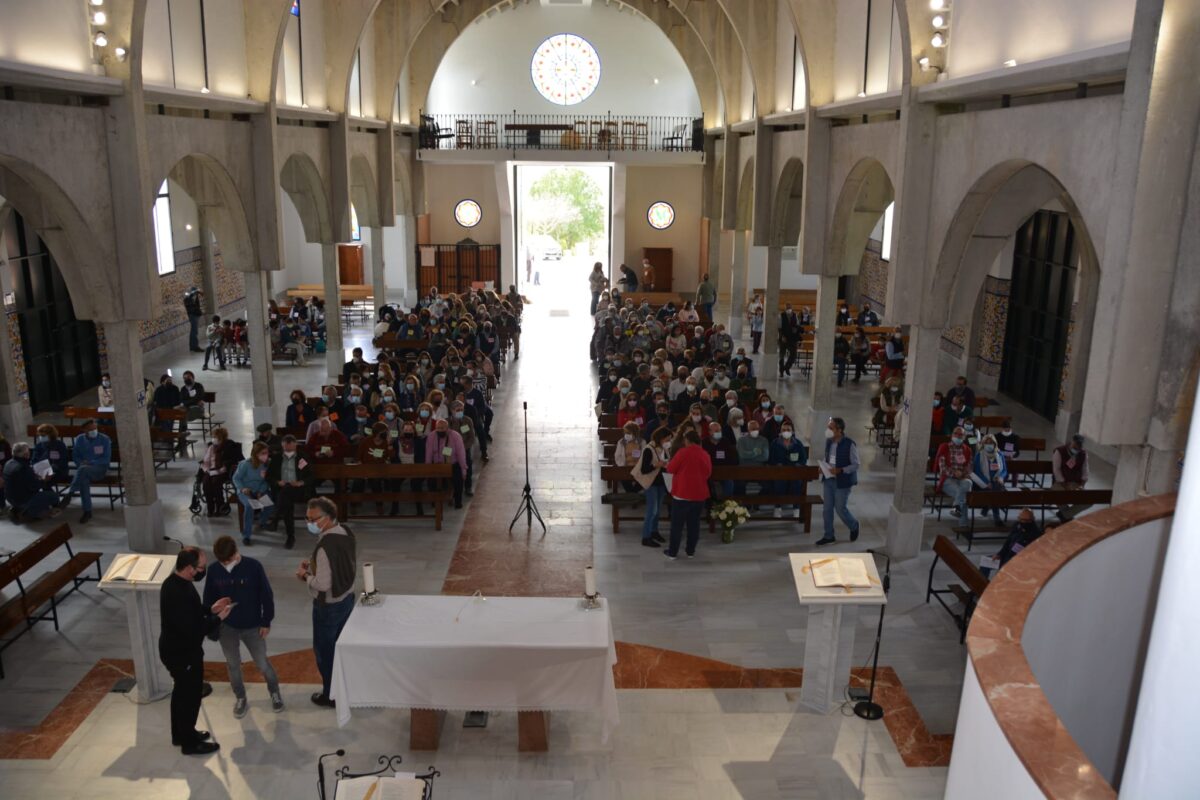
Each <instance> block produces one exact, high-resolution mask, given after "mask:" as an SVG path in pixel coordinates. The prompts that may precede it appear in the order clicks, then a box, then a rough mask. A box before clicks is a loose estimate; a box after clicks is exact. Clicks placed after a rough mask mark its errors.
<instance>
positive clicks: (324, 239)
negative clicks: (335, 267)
mask: <svg viewBox="0 0 1200 800" xmlns="http://www.w3.org/2000/svg"><path fill="white" fill-rule="evenodd" d="M279 185H280V187H281V188H282V189H283V191H284V192H285V193H286V194H287V196H288V197H289V198H290V199H291V201H292V204H293V205H295V206H296V211H297V212H298V213H299V215H300V224H301V225H303V226H304V238H305V240H306V241H308V242H309V243H312V244H333V243H334V237H333V221H332V220H333V217H332V214H331V212H330V207H329V193H328V192H327V191H326V190H325V182H324V181H323V180H321V173H320V171H319V170H318V169H317V165H316V164H315V163H314V162H313V160H312V159H311V158H309V157H308V156H307V155H305V154H304V153H293V154H292V155H290V156H288V158H287V160H286V161H284V162H283V168H282V169H281V170H280V172H279Z"/></svg>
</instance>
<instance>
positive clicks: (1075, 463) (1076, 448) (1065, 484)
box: [1050, 433, 1091, 522]
mask: <svg viewBox="0 0 1200 800" xmlns="http://www.w3.org/2000/svg"><path fill="white" fill-rule="evenodd" d="M1050 462H1051V464H1052V466H1053V468H1054V483H1053V485H1051V487H1050V488H1051V489H1056V490H1059V491H1062V490H1071V491H1074V490H1076V489H1082V488H1084V487H1085V486H1086V485H1087V482H1088V453H1087V450H1086V449H1084V446H1083V436H1082V435H1080V434H1078V433H1077V434H1075V435H1074V436H1072V437H1071V441H1069V442H1068V443H1067V444H1064V445H1060V446H1058V447H1056V448H1054V454H1053V455H1052V456H1051V457H1050ZM1089 508H1091V504H1086V505H1073V506H1059V509H1058V518H1059V519H1060V520H1062V521H1063V522H1070V521H1071V520H1073V519H1075V517H1077V516H1079V515H1080V514H1082V513H1083V512H1084V511H1087V510H1088V509H1089Z"/></svg>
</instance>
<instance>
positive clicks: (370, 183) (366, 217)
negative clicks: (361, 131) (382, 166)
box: [350, 155, 380, 228]
mask: <svg viewBox="0 0 1200 800" xmlns="http://www.w3.org/2000/svg"><path fill="white" fill-rule="evenodd" d="M375 192H376V189H375V175H374V173H373V171H372V170H371V165H370V163H369V162H368V161H367V159H366V157H365V156H361V155H358V156H353V157H351V159H350V201H351V202H352V203H354V211H355V213H356V214H357V215H358V224H359V226H360V227H363V228H378V227H380V218H379V200H378V198H379V195H377V194H376V193H375Z"/></svg>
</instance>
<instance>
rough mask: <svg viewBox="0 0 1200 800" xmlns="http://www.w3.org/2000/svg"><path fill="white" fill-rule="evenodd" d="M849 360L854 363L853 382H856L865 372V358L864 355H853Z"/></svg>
mask: <svg viewBox="0 0 1200 800" xmlns="http://www.w3.org/2000/svg"><path fill="white" fill-rule="evenodd" d="M850 359H851V361H853V362H854V380H858V379H859V378H861V377H862V376H863V373H864V372H866V371H867V356H866V354H865V353H855V354H854V355H852V356H851V357H850Z"/></svg>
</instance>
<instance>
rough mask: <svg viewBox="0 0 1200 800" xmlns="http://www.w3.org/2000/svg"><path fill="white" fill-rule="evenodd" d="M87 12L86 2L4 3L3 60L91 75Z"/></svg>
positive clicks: (0, 6) (0, 23)
mask: <svg viewBox="0 0 1200 800" xmlns="http://www.w3.org/2000/svg"><path fill="white" fill-rule="evenodd" d="M87 8H88V6H87V5H86V4H85V2H84V0H37V2H31V0H0V58H2V59H7V60H10V61H21V62H23V63H26V64H37V65H39V66H43V67H53V68H55V69H65V70H71V71H72V72H90V71H91V65H92V43H91V28H90V27H89V25H88V16H87ZM119 44H121V43H120V42H115V41H110V46H117V45H119Z"/></svg>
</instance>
